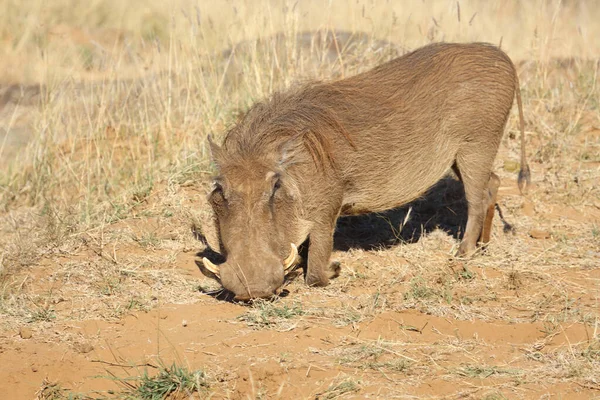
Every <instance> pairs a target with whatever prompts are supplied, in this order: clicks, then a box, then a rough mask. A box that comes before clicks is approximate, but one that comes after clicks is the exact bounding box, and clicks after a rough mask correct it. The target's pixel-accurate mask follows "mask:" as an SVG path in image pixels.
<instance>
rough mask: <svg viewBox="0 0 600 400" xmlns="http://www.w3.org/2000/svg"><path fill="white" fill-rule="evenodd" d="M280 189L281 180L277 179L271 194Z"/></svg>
mask: <svg viewBox="0 0 600 400" xmlns="http://www.w3.org/2000/svg"><path fill="white" fill-rule="evenodd" d="M280 187H281V179H277V180H276V181H275V183H274V184H273V194H275V192H276V191H277V190H279V188H280Z"/></svg>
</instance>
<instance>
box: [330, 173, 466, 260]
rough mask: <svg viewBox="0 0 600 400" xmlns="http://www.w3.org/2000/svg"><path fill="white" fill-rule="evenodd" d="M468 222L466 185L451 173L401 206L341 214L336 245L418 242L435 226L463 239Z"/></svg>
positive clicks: (373, 246) (380, 245)
mask: <svg viewBox="0 0 600 400" xmlns="http://www.w3.org/2000/svg"><path fill="white" fill-rule="evenodd" d="M398 184H399V185H401V184H402V183H401V182H398ZM409 212H410V214H409ZM466 222H467V202H466V200H465V194H464V189H463V185H462V183H461V182H460V181H458V180H456V179H454V178H453V177H451V176H448V177H445V178H444V179H442V180H440V181H439V182H438V183H437V184H435V185H434V186H433V187H432V188H430V189H429V190H428V191H427V192H426V193H425V195H423V196H422V197H421V198H419V199H417V200H415V201H413V202H411V203H409V204H406V205H404V206H402V207H399V208H395V209H392V210H389V211H385V212H383V213H372V214H365V215H359V216H351V217H342V218H340V219H339V220H338V223H337V228H336V232H335V236H334V248H335V249H336V250H342V251H347V250H349V249H353V248H355V249H356V248H358V249H364V250H371V249H376V248H388V247H391V246H394V245H396V244H398V243H415V242H417V241H418V240H419V239H420V238H421V236H423V235H424V234H427V233H429V232H431V231H433V230H435V229H441V230H443V231H445V232H448V234H450V235H452V236H453V237H454V238H456V239H461V238H462V235H463V233H464V230H465V225H466Z"/></svg>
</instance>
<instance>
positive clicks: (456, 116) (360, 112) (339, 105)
mask: <svg viewBox="0 0 600 400" xmlns="http://www.w3.org/2000/svg"><path fill="white" fill-rule="evenodd" d="M515 79H516V73H515V69H514V66H513V64H512V62H511V61H510V59H509V58H508V57H507V56H506V55H505V54H504V53H503V52H502V51H501V50H499V49H497V48H496V47H493V46H489V45H484V44H464V45H459V44H434V45H430V46H427V47H424V48H422V49H419V50H417V51H415V52H412V53H410V54H407V55H406V56H403V57H400V58H398V59H396V60H393V61H391V62H388V63H386V64H383V65H381V66H380V67H378V68H376V69H374V70H372V71H369V72H366V73H363V74H361V75H357V76H355V77H352V78H349V79H346V80H343V81H339V82H336V83H334V84H332V85H331V86H330V87H329V88H325V87H324V88H323V89H317V88H315V90H326V91H331V92H333V93H334V94H330V95H329V96H328V100H327V103H329V104H328V106H329V107H334V108H335V110H336V112H337V113H338V116H339V118H340V120H341V121H342V125H343V126H344V127H345V128H346V130H347V131H348V132H349V135H350V137H351V139H352V143H353V145H354V147H352V146H351V145H349V144H348V143H345V141H344V140H343V139H341V138H338V140H337V143H338V147H337V148H336V154H335V157H336V159H337V160H339V163H340V168H341V173H342V175H343V177H344V180H345V182H346V190H345V196H344V204H345V207H344V208H343V212H344V213H349V214H352V213H360V212H363V211H381V210H385V209H389V208H391V207H394V206H396V205H400V204H404V203H406V202H408V201H411V200H413V199H415V198H416V197H418V196H420V195H421V194H422V193H423V192H424V191H425V190H427V189H428V188H429V187H430V186H432V185H433V184H435V182H437V181H438V180H439V179H440V178H441V177H442V176H443V175H444V174H445V173H447V171H448V170H449V168H450V167H451V166H452V164H453V163H454V161H455V160H456V157H457V152H458V151H459V149H460V148H461V147H463V146H464V145H465V144H468V145H472V146H480V147H481V149H482V152H484V153H485V149H486V148H490V149H493V152H494V155H495V152H496V151H497V148H498V145H499V142H500V139H501V136H502V132H503V129H504V124H505V122H506V119H507V116H508V113H509V112H510V109H511V107H512V103H513V99H514V94H515Z"/></svg>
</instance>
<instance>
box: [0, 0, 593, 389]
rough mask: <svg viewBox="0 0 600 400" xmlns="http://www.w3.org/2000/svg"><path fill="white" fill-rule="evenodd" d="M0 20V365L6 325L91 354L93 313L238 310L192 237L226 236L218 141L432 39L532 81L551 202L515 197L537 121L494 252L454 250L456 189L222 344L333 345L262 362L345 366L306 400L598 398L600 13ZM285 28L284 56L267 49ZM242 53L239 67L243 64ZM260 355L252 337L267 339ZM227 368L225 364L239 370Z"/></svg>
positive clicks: (514, 9) (347, 237)
mask: <svg viewBox="0 0 600 400" xmlns="http://www.w3.org/2000/svg"><path fill="white" fill-rule="evenodd" d="M0 14H1V15H3V24H2V25H1V26H0V57H1V58H2V60H3V65H4V68H3V69H2V71H0V167H1V168H0V214H1V216H0V316H1V319H0V338H2V339H1V341H0V357H2V351H3V350H2V349H3V348H4V349H6V348H8V347H10V346H12V344H13V342H14V340H16V339H14V337H13V336H14V335H11V334H8V333H6V334H4V332H15V331H18V329H19V327H22V326H27V327H29V328H31V329H32V330H33V334H34V337H35V338H39V340H42V341H45V342H49V343H59V344H63V345H65V346H67V348H69V349H71V348H76V346H75V343H76V342H77V341H78V340H80V339H81V338H79V336H78V335H76V334H72V333H70V332H69V326H70V324H76V323H79V322H82V321H88V320H92V319H93V320H102V321H121V320H123V319H124V317H126V316H128V315H132V314H134V315H137V314H142V313H146V312H150V311H151V310H156V309H161V307H163V306H164V305H165V304H180V305H183V304H198V305H200V307H203V308H202V310H203V311H206V312H207V313H208V314H207V319H209V320H210V316H211V315H212V316H214V315H219V313H221V312H226V311H227V307H229V305H225V304H222V303H220V302H218V301H217V300H213V299H211V298H208V297H207V296H205V295H202V294H201V292H200V291H199V290H198V288H199V287H202V289H203V290H205V291H206V290H210V289H214V288H215V285H214V283H213V282H211V281H208V280H206V279H204V278H202V277H201V275H200V273H199V272H198V271H197V269H195V267H194V266H193V261H192V260H193V255H194V252H196V251H198V250H200V248H201V246H202V244H201V243H200V242H198V241H197V240H195V238H194V235H193V234H192V232H191V229H190V226H194V227H195V228H194V229H199V230H202V231H203V232H204V233H206V234H207V236H208V237H209V240H212V241H214V234H213V233H212V231H211V226H210V224H209V222H210V210H209V208H208V207H207V205H206V201H205V193H206V184H207V182H208V177H209V175H210V173H211V165H210V163H209V160H208V158H207V148H206V142H205V138H206V136H207V135H208V134H209V133H212V134H215V135H217V136H219V135H220V134H222V133H223V132H224V130H225V129H226V127H227V126H230V125H231V124H232V123H233V122H234V121H235V119H236V116H237V114H238V113H239V112H240V110H243V109H244V108H246V107H248V106H249V105H250V104H251V103H252V102H253V101H255V100H257V99H259V98H262V97H264V96H265V95H268V94H269V93H271V92H272V91H274V90H277V89H282V88H285V87H289V86H290V85H292V84H294V83H295V82H297V81H302V80H304V79H308V78H318V79H331V78H338V77H342V76H347V75H351V74H354V73H357V72H359V71H363V70H366V69H369V68H371V67H372V66H374V65H376V64H377V63H379V62H381V61H383V60H385V59H387V58H390V57H392V56H393V55H394V54H399V53H403V52H404V51H406V50H409V49H413V48H415V47H417V46H420V45H423V44H425V43H429V42H432V41H439V40H446V41H474V40H481V41H489V42H492V43H496V44H500V43H501V45H502V48H503V49H505V50H506V51H507V52H508V54H509V55H510V56H511V57H512V58H513V60H515V62H516V63H517V67H518V70H519V76H520V80H521V88H522V93H523V100H524V107H525V116H526V123H527V152H528V154H529V157H530V161H531V164H532V169H533V179H534V183H535V187H534V189H533V191H532V192H531V193H530V195H528V196H527V197H522V196H519V195H517V191H516V189H515V186H516V184H515V183H514V181H515V179H516V177H515V175H516V172H515V171H516V170H517V169H518V164H517V163H516V162H515V160H517V159H518V151H519V142H518V140H517V138H516V136H517V135H516V131H517V130H516V128H517V124H516V122H517V121H516V115H513V116H511V119H510V121H509V126H508V128H507V134H506V135H505V139H504V143H503V145H502V149H501V153H500V154H499V156H498V159H497V163H496V171H497V172H498V173H499V174H500V175H501V177H502V178H503V186H502V188H501V191H500V196H501V200H500V206H501V209H502V211H503V214H504V216H505V218H506V219H507V221H508V222H509V223H510V224H512V225H513V226H514V228H515V232H514V234H510V233H503V225H502V224H501V223H500V222H499V221H496V223H495V227H494V229H495V231H494V237H493V241H492V243H491V245H490V247H489V248H488V249H487V251H486V252H485V253H484V254H481V255H479V256H477V257H475V258H473V259H471V260H462V261H461V260H456V259H454V258H452V257H451V254H452V253H453V251H454V250H455V248H456V245H457V238H458V237H459V236H460V233H461V230H462V225H461V224H463V223H464V199H463V198H462V192H461V188H460V185H457V184H456V183H455V182H454V181H453V180H451V179H448V180H445V181H443V182H442V183H440V184H439V185H437V186H436V188H434V189H433V190H432V191H431V192H430V193H429V194H428V195H427V196H425V197H424V198H423V199H421V200H419V201H416V202H414V203H412V204H410V205H408V206H406V207H404V208H402V209H399V210H394V211H392V212H389V213H385V214H383V215H370V216H367V217H361V218H349V219H344V220H342V221H341V222H340V224H339V228H340V229H339V234H338V235H337V237H336V248H337V250H338V251H336V253H335V257H336V258H338V259H339V260H340V261H341V262H342V265H343V273H342V275H341V276H340V278H339V279H337V280H336V281H335V282H333V283H332V285H331V286H329V287H327V288H323V289H315V288H311V289H309V288H306V287H305V286H304V285H303V284H302V282H300V280H296V281H294V282H292V283H291V284H290V286H289V287H288V289H289V291H290V292H291V294H290V296H288V297H287V298H282V299H280V300H278V301H277V302H275V303H257V304H255V305H254V306H253V307H251V308H249V309H242V310H241V311H240V312H241V313H242V315H237V316H235V317H232V318H230V319H228V321H229V322H228V324H229V325H227V327H228V328H222V330H221V331H217V334H223V335H225V334H226V333H227V332H228V331H229V330H231V329H232V328H231V327H233V329H235V330H236V332H239V333H240V335H249V336H252V335H261V334H262V335H263V337H266V338H277V339H273V340H281V341H282V342H283V341H284V340H285V339H286V338H289V337H292V336H294V335H296V336H295V337H296V338H297V339H298V340H305V341H309V339H308V337H309V336H305V335H304V333H303V332H305V331H306V332H312V333H311V334H313V335H317V336H316V337H318V338H319V340H315V342H314V343H313V342H310V344H309V345H308V346H309V348H310V349H311V350H310V351H309V355H308V356H307V355H306V354H305V353H302V352H301V351H300V350H298V349H294V348H293V347H292V348H291V350H290V351H291V353H290V355H289V356H288V357H287V360H288V361H286V362H283V361H281V360H280V359H282V356H281V355H280V354H279V353H277V352H276V351H271V352H266V353H265V354H262V353H260V351H259V350H257V352H258V353H259V354H258V355H256V357H258V358H257V360H258V361H256V362H257V363H258V365H262V364H260V363H262V362H266V361H265V360H274V359H277V360H280V361H278V363H279V364H281V365H284V366H286V368H287V366H288V365H289V366H290V369H289V370H288V369H286V371H287V372H286V373H288V374H291V373H292V372H290V371H292V370H293V368H291V367H292V366H294V367H295V366H298V365H302V366H303V367H305V363H307V362H308V363H309V367H308V370H309V371H311V368H312V367H311V366H312V365H314V369H313V370H312V371H313V373H317V372H318V371H320V370H319V369H318V368H322V369H323V370H332V371H333V370H335V371H337V372H336V373H335V375H332V376H327V377H326V378H322V380H321V381H318V382H322V385H321V386H320V387H319V389H318V390H317V389H316V386H314V385H312V384H313V383H314V382H311V384H310V385H309V386H308V387H310V388H311V389H306V391H304V392H302V393H303V394H304V395H306V393H310V394H312V395H315V394H319V395H320V396H321V397H322V398H337V397H342V396H352V395H357V396H360V395H362V394H364V393H372V394H377V393H379V392H377V390H384V389H377V390H376V389H373V388H379V387H381V388H385V390H386V391H385V392H382V393H384V394H385V395H386V396H388V397H389V398H391V397H394V396H396V397H401V396H404V395H405V394H406V393H407V390H409V388H410V385H417V386H415V387H420V388H424V387H426V384H428V383H430V382H436V381H440V382H449V385H450V386H451V387H450V386H448V387H446V386H443V385H442V386H440V388H439V391H438V392H436V393H429V392H419V393H417V392H414V393H416V394H415V395H416V396H421V397H428V396H429V397H436V396H438V395H439V396H441V395H443V394H444V392H445V391H446V393H454V395H455V396H457V397H458V396H459V395H464V396H467V397H468V396H471V397H472V398H489V399H495V398H512V397H514V396H517V397H532V396H534V394H536V395H537V394H539V395H538V397H539V396H541V395H543V393H542V391H541V390H542V389H539V387H540V385H542V384H543V385H548V386H547V387H556V388H558V389H557V390H563V389H564V390H566V389H565V388H571V389H573V388H578V390H584V391H585V390H587V391H588V392H584V393H588V394H590V396H591V393H595V394H596V395H597V393H598V392H597V391H598V390H599V389H600V382H599V381H598V376H600V356H599V351H600V344H599V339H600V336H599V335H600V331H599V329H600V314H599V312H598V310H599V309H600V275H599V274H598V271H599V270H598V266H599V265H600V200H599V199H600V158H599V154H600V88H599V86H598V82H597V81H598V66H599V64H598V59H599V57H600V44H599V42H598V41H597V40H596V38H597V37H600V24H599V23H598V22H597V21H600V7H598V5H597V4H596V3H595V2H593V1H579V2H577V1H541V0H538V1H532V2H517V1H490V2H487V1H485V2H484V1H480V0H473V1H460V2H456V1H439V0H430V1H424V2H414V4H413V3H411V4H410V7H409V6H407V5H406V4H401V3H394V4H391V2H385V3H384V2H371V1H358V2H354V1H353V2H337V1H335V2H331V3H328V4H326V5H323V3H321V2H316V1H302V2H297V3H294V2H282V1H265V2H262V3H261V6H260V7H257V6H256V3H254V2H250V1H234V2H233V3H230V2H220V3H215V4H211V5H210V6H207V5H197V4H196V3H195V2H193V1H190V0H180V1H172V2H163V1H158V0H151V1H144V2H142V1H138V0H134V1H128V2H123V1H115V0H98V1H94V2H87V3H86V2H76V3H72V2H67V1H65V0H58V1H53V2H51V3H47V2H42V1H37V0H26V1H25V2H23V1H16V0H5V1H3V2H1V4H0ZM331 29H336V30H343V31H348V32H350V33H353V34H355V35H356V36H355V38H358V37H359V33H360V32H363V33H366V35H367V37H368V38H369V39H368V40H367V41H366V42H360V43H358V44H356V45H355V46H348V47H344V48H341V49H339V51H337V52H336V56H335V57H333V58H331V57H327V54H328V53H327V52H325V51H324V50H323V48H322V47H319V44H318V43H317V44H315V43H313V44H312V47H311V46H306V45H305V47H302V46H300V45H299V44H298V41H297V40H296V38H297V37H298V34H299V33H300V32H303V31H306V30H322V31H323V30H331ZM277 33H282V34H283V36H281V37H279V39H277V40H278V41H276V42H273V41H270V40H269V39H268V38H269V37H271V36H272V35H274V34H277ZM259 37H260V38H263V39H265V38H267V39H266V40H263V41H262V42H261V41H259V42H256V41H254V40H253V39H256V38H259ZM240 41H245V42H243V43H242V45H240V46H238V47H237V50H236V52H235V53H233V55H232V53H228V52H223V50H226V49H228V48H230V47H231V46H232V45H233V44H236V43H239V42H240ZM299 47H300V48H302V49H303V51H301V52H298V48H299ZM210 313H212V314H210ZM422 316H428V318H430V320H428V321H429V322H426V321H425V320H424V319H423V318H421V317H422ZM444 321H452V324H454V325H453V326H456V327H457V328H456V329H457V331H456V332H454V331H453V329H454V328H452V327H449V326H446V325H445V323H446V322H444ZM467 321H470V322H467ZM384 322H385V324H384ZM471 322H472V323H473V324H475V326H477V327H479V328H478V330H477V329H476V330H475V332H474V333H473V332H471V333H469V336H468V337H467V336H461V335H462V334H459V333H457V332H458V330H459V328H460V330H461V332H462V331H466V332H470V331H469V329H470V328H468V325H463V324H467V323H471ZM494 324H503V325H502V327H503V329H505V330H507V331H509V330H510V329H511V327H513V326H514V327H516V328H515V329H517V331H516V333H515V335H517V336H515V337H508V336H496V335H495V333H496V331H497V330H498V328H497V327H495V325H494ZM390 326H393V327H394V328H393V329H394V330H393V332H394V333H393V338H389V337H386V335H387V334H388V333H389V332H391V331H389V329H392V328H389V329H388V327H390ZM215 329H216V328H215ZM219 329H221V328H219ZM318 329H322V330H324V331H326V332H327V333H326V334H323V335H322V336H318V334H316V333H314V332H315V330H318ZM56 331H61V332H63V334H62V335H60V337H56V336H55V333H54V332H56ZM65 332H66V333H65ZM531 332H535V333H536V334H537V335H541V337H539V336H536V335H534V334H532V333H531ZM98 335H100V334H98ZM307 335H308V334H307ZM479 335H481V336H479ZM519 335H522V336H523V337H524V338H526V339H523V340H522V341H521V340H520V339H519V338H518V336H519ZM528 335H529V336H528ZM379 336H381V337H379ZM530 336H531V337H530ZM534 336H535V337H534ZM252 337H257V338H258V339H257V340H260V336H252ZM19 340H20V339H19ZM114 340H117V339H114ZM3 342H5V344H6V345H5V346H4V347H3ZM19 343H21V342H19ZM248 343H250V342H248ZM302 343H307V342H302ZM320 344H325V345H326V346H325V347H326V348H323V349H319V345H320ZM247 346H248V347H242V346H241V345H240V347H241V348H243V349H244V351H249V352H251V351H252V349H253V348H254V347H253V346H254V345H253V344H248V345H247ZM257 346H258V345H257ZM219 349H220V350H221V351H223V352H224V353H226V352H227V351H228V349H227V348H226V347H220V348H219ZM256 349H259V348H258V347H256ZM296 350H298V351H296ZM313 350H314V351H313ZM240 351H242V350H240ZM265 351H266V350H265ZM209 353H210V351H209ZM200 354H201V353H200ZM490 354H492V355H493V358H491V357H490ZM190 357H191V356H190ZM224 357H225V356H224ZM311 357H312V358H311ZM307 360H309V361H307ZM197 361H198V360H197ZM220 361H221V364H219V363H216V365H213V367H214V368H215V369H219V368H223V369H226V368H227V367H228V366H229V367H231V364H229V361H227V359H225V358H223V359H221V360H220ZM198 362H202V363H204V362H205V360H204V359H200V361H198ZM319 365H320V367H318V366H319ZM199 366H203V364H199ZM248 368H250V367H248ZM315 371H317V372H315ZM301 375H302V376H304V372H302V374H301ZM273 376H274V377H273ZM273 376H271V377H269V376H263V377H262V378H260V377H256V380H257V381H256V382H254V381H253V380H252V379H254V378H251V379H250V378H249V379H248V380H245V381H243V382H242V380H240V379H241V378H240V379H238V378H231V377H229V376H225V377H224V378H222V379H220V380H219V383H218V384H217V386H218V387H219V389H215V390H217V392H216V393H217V397H219V396H220V397H225V398H226V397H228V396H230V397H235V393H238V394H239V393H242V394H245V393H254V394H255V395H256V396H255V397H257V398H260V396H263V397H275V395H276V393H277V391H278V390H280V389H279V385H280V384H282V383H281V382H283V380H284V376H287V375H277V374H274V375H273ZM299 376H300V375H299ZM306 377H309V372H306ZM296 378H297V379H299V378H298V377H297V376H296ZM278 379H279V380H278ZM315 379H316V378H315ZM44 382H45V386H44V387H43V389H44V388H45V389H44V390H43V391H42V392H43V393H44V395H46V394H47V393H50V394H51V395H54V393H55V392H56V393H55V394H56V396H59V397H60V396H62V394H61V393H63V392H64V391H63V390H62V389H61V386H60V385H57V384H54V383H50V382H54V381H53V380H46V381H44ZM232 382H235V383H232ZM244 382H246V383H244ZM247 382H252V385H254V384H256V387H255V386H252V387H251V388H250V387H249V386H247V387H246V386H243V385H244V384H248V383H247ZM315 382H317V381H315ZM403 382H404V383H403ZM238 383H239V387H238ZM219 385H220V386H219ZM261 385H262V386H261ZM311 385H312V386H311ZM419 385H421V386H419ZM552 385H557V386H552ZM560 385H566V386H560ZM282 387H283V386H282ZM244 388H245V389H244ZM236 390H237V392H236ZM244 390H246V392H244ZM281 390H282V389H281ZM410 390H412V389H410ZM423 390H425V389H423ZM548 390H550V389H548ZM573 390H575V389H573ZM410 393H413V392H412V391H411V392H410ZM380 394H381V393H380ZM384 394H381V395H384Z"/></svg>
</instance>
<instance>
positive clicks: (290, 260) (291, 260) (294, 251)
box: [283, 243, 298, 270]
mask: <svg viewBox="0 0 600 400" xmlns="http://www.w3.org/2000/svg"><path fill="white" fill-rule="evenodd" d="M290 247H291V251H290V255H289V256H288V257H287V258H286V259H285V260H283V269H284V270H287V269H289V268H291V267H292V266H293V265H294V264H295V263H296V258H298V248H297V247H296V245H295V244H294V243H290Z"/></svg>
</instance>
